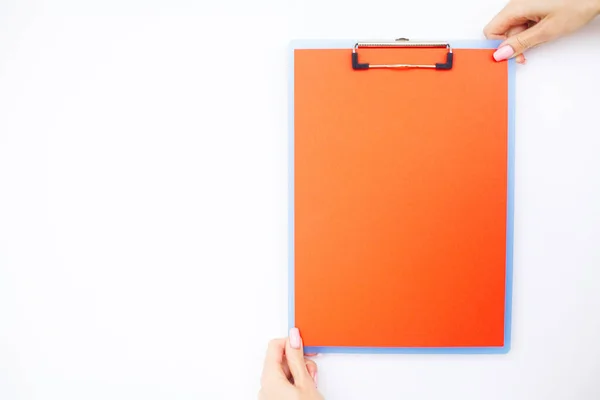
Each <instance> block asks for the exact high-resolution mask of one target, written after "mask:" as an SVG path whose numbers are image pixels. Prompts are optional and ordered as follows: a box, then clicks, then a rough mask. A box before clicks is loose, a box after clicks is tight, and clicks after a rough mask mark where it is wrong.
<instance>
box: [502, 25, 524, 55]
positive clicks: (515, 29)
mask: <svg viewBox="0 0 600 400" xmlns="http://www.w3.org/2000/svg"><path fill="white" fill-rule="evenodd" d="M527 28H529V24H522V25H517V26H513V27H512V28H510V29H509V30H508V32H506V36H507V37H511V36H515V35H518V34H519V33H521V32H523V31H524V30H526V29H527ZM515 60H516V61H517V63H518V64H526V63H527V59H526V58H525V55H524V54H519V55H517V56H516V57H515Z"/></svg>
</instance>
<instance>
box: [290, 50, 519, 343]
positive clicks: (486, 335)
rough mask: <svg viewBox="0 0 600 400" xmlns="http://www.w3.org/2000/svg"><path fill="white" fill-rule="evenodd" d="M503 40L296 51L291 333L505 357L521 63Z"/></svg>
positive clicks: (292, 128) (337, 340) (292, 79)
mask: <svg viewBox="0 0 600 400" xmlns="http://www.w3.org/2000/svg"><path fill="white" fill-rule="evenodd" d="M498 45H499V42H498V41H487V40H486V41H452V42H437V41H428V42H413V41H410V40H407V39H397V40H392V41H363V42H360V41H358V42H357V41H356V40H336V41H319V40H304V41H294V42H292V43H291V45H290V47H289V93H290V101H289V221H288V223H289V235H288V240H289V242H288V246H289V260H288V279H289V310H288V311H289V326H290V327H293V326H296V327H298V328H299V329H300V332H301V333H302V336H303V340H304V345H305V351H306V352H309V353H310V352H318V353H459V354H478V353H487V354H490V353H507V352H508V351H509V350H510V345H511V314H512V276H513V261H512V259H513V214H514V149H515V128H514V124H515V107H514V97H515V61H514V60H509V61H508V62H504V63H496V62H495V61H494V60H493V58H492V54H493V52H494V50H495V49H496V48H497V46H498Z"/></svg>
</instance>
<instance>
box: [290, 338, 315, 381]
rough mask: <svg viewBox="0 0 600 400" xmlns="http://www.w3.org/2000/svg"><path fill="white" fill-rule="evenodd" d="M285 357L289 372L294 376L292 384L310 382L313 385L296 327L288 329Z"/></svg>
mask: <svg viewBox="0 0 600 400" xmlns="http://www.w3.org/2000/svg"><path fill="white" fill-rule="evenodd" d="M285 358H286V359H287V362H288V366H289V368H290V372H291V374H292V377H293V378H294V385H296V386H298V387H303V386H307V385H310V384H312V385H314V383H312V382H313V380H312V377H311V376H310V374H309V373H308V369H307V368H306V361H305V360H304V350H303V346H302V338H301V337H300V331H298V328H292V329H290V336H289V337H288V340H287V343H286V346H285Z"/></svg>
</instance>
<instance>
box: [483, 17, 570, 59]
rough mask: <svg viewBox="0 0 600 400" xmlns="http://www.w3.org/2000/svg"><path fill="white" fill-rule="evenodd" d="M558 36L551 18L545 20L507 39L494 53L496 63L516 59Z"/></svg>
mask: <svg viewBox="0 0 600 400" xmlns="http://www.w3.org/2000/svg"><path fill="white" fill-rule="evenodd" d="M557 36H558V34H557V31H556V29H555V27H554V23H553V22H552V20H551V19H549V18H546V19H543V20H541V21H540V22H538V23H537V24H535V25H534V26H532V27H531V28H529V29H526V30H524V31H523V32H521V33H518V34H516V35H514V36H512V37H509V38H508V39H506V40H505V41H504V43H502V44H501V45H500V47H499V48H498V50H496V52H495V53H494V58H495V59H496V61H502V60H506V59H509V58H512V57H516V56H518V55H519V54H522V53H523V52H524V51H525V50H528V49H531V48H532V47H535V46H538V45H540V44H542V43H545V42H547V41H549V40H552V39H554V38H555V37H557Z"/></svg>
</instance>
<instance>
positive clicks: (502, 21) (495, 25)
mask: <svg viewBox="0 0 600 400" xmlns="http://www.w3.org/2000/svg"><path fill="white" fill-rule="evenodd" d="M527 21H528V19H527V18H526V17H524V16H522V15H519V14H518V13H517V8H516V7H515V6H514V4H513V3H509V4H508V5H507V6H506V7H504V9H503V10H502V11H500V12H499V13H498V15H496V16H495V17H494V18H492V20H491V21H490V22H489V23H488V24H487V26H486V27H485V28H484V29H483V34H484V35H485V37H486V38H488V39H496V40H498V39H505V38H506V34H507V32H508V31H509V30H510V29H511V28H512V27H514V26H518V25H522V24H525V23H527Z"/></svg>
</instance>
